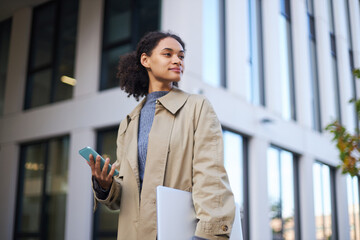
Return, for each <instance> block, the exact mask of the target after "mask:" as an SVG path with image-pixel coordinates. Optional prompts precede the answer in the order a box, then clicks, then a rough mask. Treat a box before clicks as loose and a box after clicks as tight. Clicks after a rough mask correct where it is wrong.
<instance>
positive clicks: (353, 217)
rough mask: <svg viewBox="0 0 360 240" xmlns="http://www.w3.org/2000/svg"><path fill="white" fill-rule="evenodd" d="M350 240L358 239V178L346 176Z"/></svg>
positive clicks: (359, 217) (359, 230) (359, 236)
mask: <svg viewBox="0 0 360 240" xmlns="http://www.w3.org/2000/svg"><path fill="white" fill-rule="evenodd" d="M346 180H347V193H348V208H349V222H350V239H351V240H358V239H360V212H359V204H360V202H359V178H358V177H351V176H350V175H348V176H347V179H346Z"/></svg>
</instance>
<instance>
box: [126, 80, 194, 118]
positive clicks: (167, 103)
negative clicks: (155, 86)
mask: <svg viewBox="0 0 360 240" xmlns="http://www.w3.org/2000/svg"><path fill="white" fill-rule="evenodd" d="M188 97H189V94H188V93H186V92H184V91H182V90H180V89H179V88H176V87H173V88H172V89H171V90H170V92H169V93H168V94H166V95H165V96H163V97H161V98H159V99H158V101H159V102H160V103H161V105H163V106H164V108H166V109H167V110H168V111H169V112H171V113H172V114H173V115H175V114H176V112H177V111H178V110H179V109H180V108H181V107H182V106H183V105H184V104H185V102H186V100H187V99H188ZM145 102H146V97H145V98H144V99H143V100H142V101H141V102H140V103H139V104H138V105H137V106H136V107H135V108H134V110H133V111H132V112H131V113H130V114H129V115H128V117H129V118H130V119H131V120H133V119H134V118H135V117H136V116H138V115H139V114H140V111H141V108H142V107H143V106H144V104H145Z"/></svg>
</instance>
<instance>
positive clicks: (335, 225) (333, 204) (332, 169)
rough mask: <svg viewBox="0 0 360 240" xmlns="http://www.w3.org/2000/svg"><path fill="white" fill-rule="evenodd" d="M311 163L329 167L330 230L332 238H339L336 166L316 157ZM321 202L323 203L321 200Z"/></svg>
mask: <svg viewBox="0 0 360 240" xmlns="http://www.w3.org/2000/svg"><path fill="white" fill-rule="evenodd" d="M313 164H319V165H320V167H322V166H324V165H325V166H327V167H328V168H329V175H330V191H331V232H332V236H333V237H334V238H333V239H339V234H338V233H339V230H338V221H337V201H336V167H333V166H331V165H329V164H326V163H325V162H324V161H321V160H318V159H316V160H315V161H314V163H313ZM313 174H314V173H313ZM321 180H322V179H321ZM313 184H314V181H313ZM321 189H323V186H321ZM314 197H315V196H314ZM321 204H322V205H324V203H323V202H322V203H321ZM314 216H315V217H316V215H315V212H314ZM322 217H324V215H322ZM315 224H316V223H315ZM315 228H316V225H315Z"/></svg>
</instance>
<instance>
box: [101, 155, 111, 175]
mask: <svg viewBox="0 0 360 240" xmlns="http://www.w3.org/2000/svg"><path fill="white" fill-rule="evenodd" d="M109 163H110V158H106V160H105V165H104V167H103V169H102V172H101V173H102V174H103V176H104V177H107V175H108V174H107V171H108V169H109Z"/></svg>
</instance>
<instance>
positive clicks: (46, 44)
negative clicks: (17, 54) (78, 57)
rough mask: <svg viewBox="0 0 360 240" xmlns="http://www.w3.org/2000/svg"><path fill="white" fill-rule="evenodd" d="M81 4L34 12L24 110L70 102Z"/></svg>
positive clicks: (63, 4) (69, 3) (51, 4)
mask: <svg viewBox="0 0 360 240" xmlns="http://www.w3.org/2000/svg"><path fill="white" fill-rule="evenodd" d="M77 14H78V0H76V1H72V0H63V1H61V2H60V3H59V4H57V3H56V2H48V3H45V4H43V5H41V6H39V7H37V8H35V9H34V13H33V16H34V17H33V25H32V38H31V43H30V58H29V69H28V79H27V86H26V102H25V109H28V108H32V107H38V106H42V105H45V104H49V103H53V102H57V101H61V100H65V99H69V98H71V97H72V94H73V86H72V85H69V84H65V83H63V82H61V77H62V76H67V77H72V78H73V77H74V61H75V45H76V33H77V16H78V15H77Z"/></svg>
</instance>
